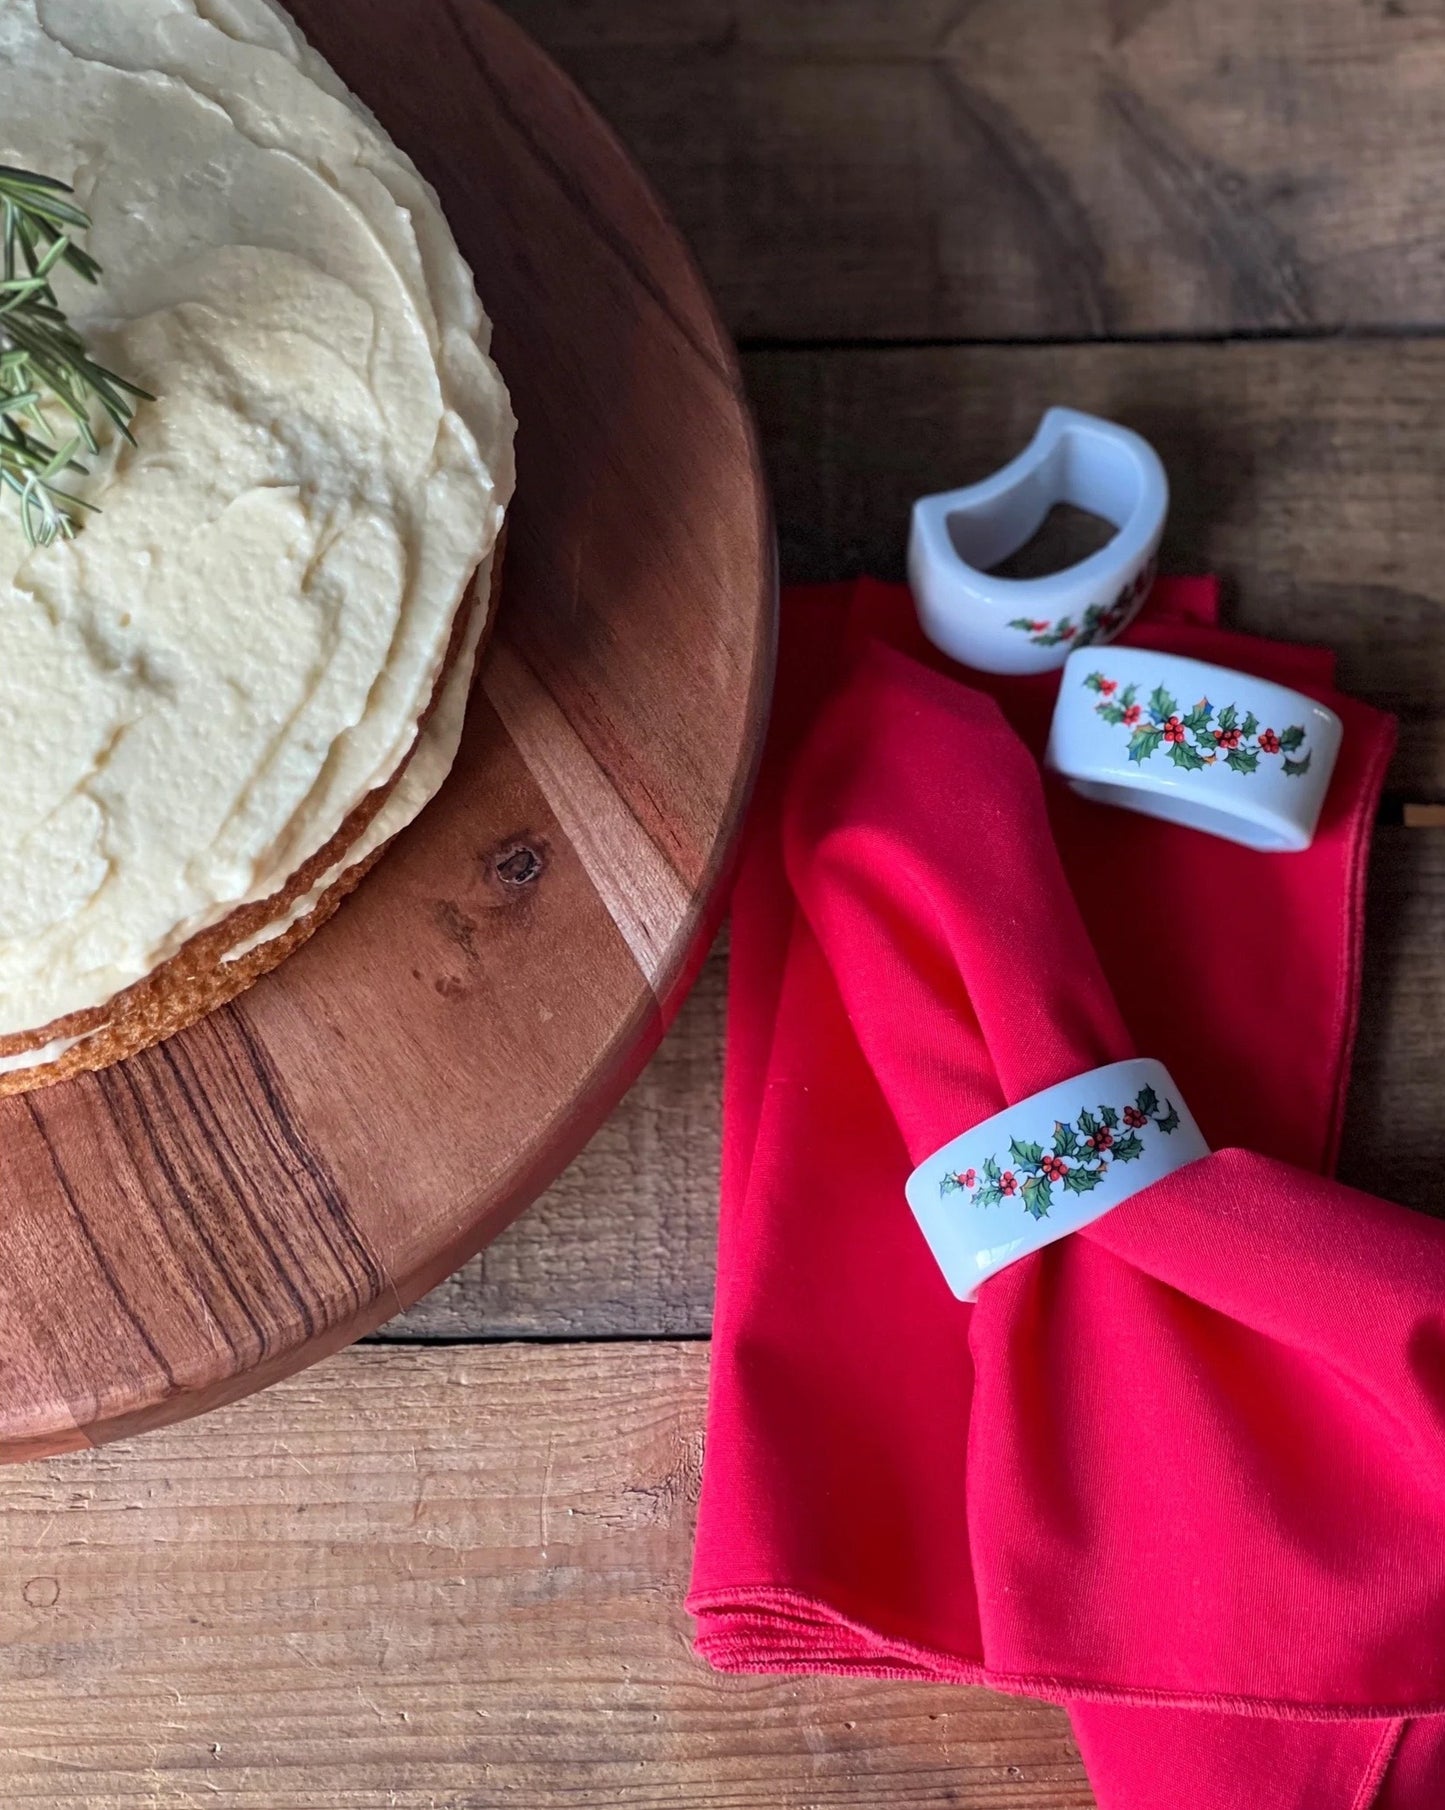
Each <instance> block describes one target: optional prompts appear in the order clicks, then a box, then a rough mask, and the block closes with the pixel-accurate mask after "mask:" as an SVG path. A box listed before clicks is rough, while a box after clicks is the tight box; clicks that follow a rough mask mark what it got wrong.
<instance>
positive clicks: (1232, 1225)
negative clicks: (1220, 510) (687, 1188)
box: [689, 586, 1445, 1810]
mask: <svg viewBox="0 0 1445 1810" xmlns="http://www.w3.org/2000/svg"><path fill="white" fill-rule="evenodd" d="M1158 601H1159V603H1160V604H1162V606H1163V607H1162V609H1156V611H1155V614H1154V617H1153V620H1152V623H1151V625H1150V626H1147V627H1142V628H1141V629H1139V630H1138V631H1137V632H1136V634H1135V635H1134V636H1132V637H1131V639H1134V640H1137V641H1138V642H1140V643H1142V644H1146V645H1148V644H1153V645H1158V646H1168V647H1169V648H1171V649H1173V650H1175V651H1179V652H1183V653H1189V654H1193V655H1196V656H1198V657H1202V658H1206V659H1211V660H1215V661H1219V662H1221V663H1223V664H1227V665H1235V666H1240V667H1244V668H1245V669H1247V670H1253V671H1256V672H1260V673H1262V674H1266V675H1267V676H1269V677H1271V678H1276V679H1282V680H1283V681H1284V682H1285V683H1289V684H1293V685H1295V686H1296V687H1297V688H1299V689H1301V690H1306V691H1309V692H1312V693H1313V694H1314V695H1316V696H1319V697H1321V698H1322V699H1324V700H1325V701H1327V702H1328V703H1330V704H1331V706H1332V707H1333V708H1335V709H1336V710H1337V711H1338V712H1339V713H1340V715H1341V716H1342V717H1343V718H1344V720H1345V724H1346V739H1345V750H1344V753H1343V755H1342V758H1341V765H1340V768H1339V770H1338V772H1337V776H1336V782H1335V785H1334V788H1333V791H1332V794H1331V799H1330V802H1329V804H1328V805H1327V810H1326V817H1325V820H1324V822H1323V823H1322V826H1321V831H1320V834H1319V837H1318V839H1317V841H1316V843H1315V846H1314V847H1313V848H1312V849H1311V850H1310V851H1309V852H1308V853H1307V854H1304V855H1299V856H1287V857H1283V856H1264V855H1260V854H1258V853H1255V852H1252V851H1248V850H1244V849H1239V848H1235V847H1234V846H1233V845H1230V844H1227V843H1223V842H1219V841H1216V840H1213V839H1210V838H1207V837H1204V836H1200V835H1198V834H1196V833H1193V832H1190V831H1187V830H1182V829H1179V828H1177V827H1176V826H1173V825H1169V824H1165V823H1161V822H1159V821H1157V820H1154V819H1149V818H1144V817H1139V816H1135V815H1133V814H1132V813H1125V812H1120V811H1117V810H1110V809H1108V808H1107V807H1103V806H1098V805H1092V804H1088V803H1086V802H1085V801H1082V800H1079V799H1076V798H1074V797H1073V796H1072V794H1069V793H1067V792H1066V791H1064V790H1063V789H1062V788H1057V789H1054V790H1051V795H1050V799H1049V807H1048V809H1046V806H1045V796H1044V790H1043V788H1042V786H1041V784H1040V779H1039V775H1038V770H1037V767H1036V765H1035V762H1034V760H1033V759H1032V758H1031V756H1030V754H1029V753H1028V751H1027V749H1026V748H1025V746H1024V744H1023V742H1021V741H1020V739H1019V737H1018V735H1017V734H1016V733H1015V731H1014V729H1012V728H1011V727H1010V726H1009V724H1008V722H1007V721H1006V720H1005V716H1004V714H1003V712H1002V711H1001V709H1000V702H999V701H998V700H995V699H994V698H990V697H987V696H984V695H982V694H981V693H980V692H978V691H975V690H972V689H969V688H968V687H966V686H965V685H963V684H962V683H960V682H959V680H958V678H957V677H953V676H945V675H943V674H941V673H939V672H935V671H933V670H930V668H929V666H928V665H926V664H925V663H924V662H923V661H922V660H920V659H917V658H913V657H907V656H905V655H904V654H903V653H900V652H899V651H898V650H897V648H896V647H889V646H887V645H885V644H884V642H883V641H882V640H879V639H876V638H875V637H877V636H878V635H879V634H880V632H881V633H882V634H883V635H884V636H886V637H887V638H888V639H889V640H892V641H894V642H896V643H899V644H902V645H904V646H907V647H909V648H910V649H911V650H912V651H913V652H920V651H921V650H920V649H918V648H917V647H916V646H915V644H914V642H913V633H912V630H911V628H910V627H909V623H908V618H907V616H906V615H905V614H904V613H903V612H904V610H905V608H906V604H905V601H904V600H903V598H902V597H901V594H899V593H896V592H892V591H889V590H886V589H885V588H883V587H877V586H864V587H860V588H858V589H857V590H856V591H854V592H851V593H850V592H847V591H842V592H840V591H830V592H811V593H804V594H801V595H795V596H793V597H791V598H790V599H789V600H788V603H787V606H786V609H785V617H784V623H785V646H784V661H783V682H782V685H781V688H780V695H779V701H778V709H777V712H776V723H777V727H776V730H775V735H774V742H773V746H772V749H771V751H770V756H769V760H768V763H767V769H766V773H765V779H764V784H763V787H762V791H761V794H760V798H759V803H758V807H757V810H756V812H755V816H754V823H753V827H752V832H751V835H750V841H749V847H748V851H747V855H746V858H745V861H744V866H743V870H742V873H741V875H740V880H739V885H738V889H737V893H736V898H735V906H734V929H733V970H732V992H731V1000H730V1013H729V1067H728V1078H727V1091H726V1101H725V1142H724V1176H723V1222H722V1232H721V1243H720V1252H719V1286H718V1305H717V1316H716V1324H715V1334H714V1352H713V1390H712V1400H711V1406H710V1412H709V1429H708V1447H707V1463H706V1468H705V1477H704V1489H703V1499H702V1503H701V1508H700V1514H699V1526H698V1543H697V1555H696V1564H695V1571H694V1579H693V1592H692V1595H691V1597H690V1599H689V1606H690V1607H691V1609H692V1610H693V1612H694V1614H695V1615H696V1616H697V1618H698V1637H697V1638H698V1647H699V1650H700V1651H701V1652H702V1653H704V1654H705V1655H706V1657H707V1658H708V1659H709V1660H711V1661H712V1662H713V1663H714V1664H715V1665H718V1666H722V1667H726V1668H729V1669H737V1670H820V1671H845V1672H846V1671H860V1672H867V1673H872V1674H875V1675H895V1676H914V1677H916V1676H928V1677H936V1678H941V1679H954V1680H960V1681H976V1682H985V1683H989V1684H992V1685H995V1686H998V1687H1001V1688H1004V1689H1015V1690H1021V1691H1027V1692H1031V1693H1034V1694H1037V1695H1041V1696H1046V1697H1052V1698H1055V1699H1057V1700H1060V1701H1063V1702H1067V1703H1068V1704H1069V1705H1070V1709H1071V1714H1072V1715H1073V1717H1074V1721H1075V1727H1076V1730H1077V1732H1078V1735H1079V1739H1080V1743H1081V1746H1082V1748H1083V1751H1084V1755H1085V1760H1086V1764H1087V1765H1088V1767H1089V1770H1090V1776H1091V1779H1092V1780H1093V1783H1094V1787H1095V1790H1096V1792H1097V1794H1098V1796H1099V1798H1100V1801H1101V1803H1102V1804H1103V1805H1105V1806H1106V1810H1113V1807H1114V1806H1117V1807H1118V1810H1144V1807H1145V1806H1150V1807H1152V1806H1155V1805H1158V1806H1159V1807H1160V1810H1163V1806H1165V1805H1168V1806H1169V1807H1170V1810H1192V1807H1193V1806H1196V1805H1197V1806H1201V1807H1206V1810H1223V1807H1224V1806H1227V1805H1228V1806H1233V1805H1238V1806H1240V1810H1244V1806H1246V1805H1247V1806H1249V1810H1256V1807H1258V1806H1263V1805H1269V1806H1271V1807H1274V1806H1280V1807H1284V1810H1296V1807H1297V1810H1336V1807H1338V1810H1364V1806H1366V1805H1368V1804H1371V1803H1379V1804H1389V1805H1390V1806H1391V1807H1392V1810H1401V1807H1403V1806H1406V1805H1409V1806H1412V1807H1413V1806H1419V1807H1420V1810H1423V1807H1424V1806H1425V1805H1427V1804H1429V1805H1432V1806H1433V1805H1435V1804H1437V1803H1438V1802H1439V1801H1441V1799H1440V1791H1441V1784H1442V1781H1445V1739H1442V1736H1441V1726H1442V1725H1441V1723H1440V1722H1439V1721H1437V1720H1435V1718H1437V1717H1439V1716H1440V1715H1441V1713H1442V1711H1445V1639H1442V1633H1445V1225H1440V1224H1437V1223H1436V1222H1434V1221H1432V1220H1430V1219H1427V1218H1425V1217H1423V1216H1421V1215H1417V1214H1412V1213H1409V1212H1407V1211H1405V1210H1403V1209H1401V1208H1398V1207H1394V1206H1390V1205H1387V1204H1385V1203H1383V1202H1380V1201H1377V1200H1374V1199H1372V1198H1371V1197H1369V1196H1367V1195H1364V1194H1360V1193H1357V1192H1355V1191H1353V1190H1351V1189H1348V1188H1345V1187H1342V1186H1340V1185H1339V1184H1337V1183H1334V1182H1331V1181H1327V1180H1324V1179H1322V1178H1321V1177H1320V1176H1318V1175H1317V1174H1312V1173H1310V1172H1309V1168H1308V1167H1306V1166H1320V1165H1322V1164H1324V1163H1325V1162H1327V1161H1328V1160H1329V1158H1330V1156H1331V1154H1332V1151H1333V1147H1334V1143H1335V1140H1336V1137H1337V1129H1338V1124H1339V1116H1340V1101H1341V1097H1342V1092H1343V1081H1344V1075H1345V1069H1346V1062H1347V1057H1348V1050H1349V1043H1350V1039H1351V1035H1352V1031H1353V1023H1354V1012H1355V1001H1356V995H1357V989H1358V954H1359V942H1360V917H1361V889H1362V879H1363V861H1364V852H1365V848H1366V845H1367V841H1368V833H1369V825H1370V822H1371V821H1372V819H1373V815H1374V811H1375V808H1376V805H1377V802H1378V796H1379V789H1380V783H1381V776H1382V773H1383V767H1384V763H1385V760H1386V758H1387V756H1388V751H1389V745H1390V731H1389V727H1388V724H1387V723H1386V722H1385V721H1384V719H1382V718H1380V717H1378V715H1376V714H1375V713H1373V712H1370V711H1368V710H1365V709H1363V708H1362V707H1361V706H1359V705H1357V704H1354V703H1353V702H1351V701H1350V700H1348V699H1343V698H1340V697H1338V696H1336V695H1334V694H1333V693H1332V692H1331V691H1330V689H1329V679H1330V670H1329V665H1328V658H1327V656H1319V655H1316V654H1311V653H1306V652H1303V651H1302V650H1298V649H1285V648H1281V647H1279V646H1276V645H1274V644H1270V643H1265V642H1261V641H1257V640H1251V639H1245V638H1241V637H1237V636H1229V635H1225V634H1224V633H1223V632H1222V631H1220V630H1218V629H1217V628H1216V627H1213V626H1211V624H1210V620H1209V619H1210V617H1211V615H1212V606H1213V591H1212V588H1210V587H1208V586H1204V587H1202V588H1201V587H1194V588H1189V587H1184V588H1180V587H1178V586H1174V587H1163V595H1162V597H1161V598H1160V599H1159V600H1158ZM953 671H954V672H955V673H956V671H957V669H953ZM1053 684H1056V681H1053V682H1043V683H1040V682H1037V681H1028V682H1002V683H999V684H998V685H996V687H995V689H996V690H997V692H998V694H999V700H1001V701H1002V703H1003V704H1004V706H1005V708H1006V709H1007V711H1008V713H1009V715H1010V716H1011V717H1012V718H1013V719H1014V720H1015V722H1016V723H1017V724H1018V725H1019V726H1020V727H1021V728H1022V729H1023V730H1024V731H1025V732H1026V733H1027V734H1029V735H1030V737H1031V738H1032V739H1033V741H1034V743H1035V745H1036V746H1037V745H1039V743H1040V742H1041V739H1042V729H1043V725H1044V723H1045V721H1046V718H1047V712H1048V706H1049V701H1050V696H1051V691H1052V688H1053ZM1050 814H1051V815H1052V830H1051V825H1050ZM1056 837H1057V845H1056V840H1055V838H1056ZM1060 851H1062V853H1063V856H1064V862H1063V863H1061V861H1060ZM1064 863H1066V864H1067V867H1068V877H1067V878H1066V876H1065V866H1064ZM1070 882H1072V889H1073V890H1072V892H1071V888H1070ZM1075 895H1077V899H1078V904H1077V905H1076V903H1075ZM1080 907H1082V914H1081V910H1080ZM1085 920H1087V926H1088V927H1087V928H1086V923H1085ZM1090 931H1092V933H1093V935H1092V940H1091V936H1090ZM1106 971H1107V974H1108V979H1106V978H1105V972H1106ZM1111 982H1112V983H1113V984H1112V986H1111V984H1110V983H1111ZM1135 1053H1144V1054H1150V1055H1156V1056H1158V1057H1159V1058H1160V1059H1161V1060H1163V1061H1164V1062H1165V1063H1166V1064H1167V1065H1168V1066H1169V1068H1170V1069H1171V1071H1172V1073H1173V1075H1174V1077H1175V1080H1176V1081H1177V1082H1178V1084H1179V1086H1180V1088H1181V1089H1182V1091H1183V1093H1184V1095H1185V1097H1186V1099H1187V1100H1188V1101H1189V1104H1190V1105H1191V1107H1192V1108H1193V1110H1194V1113H1195V1116H1196V1117H1197V1118H1198V1120H1199V1121H1200V1124H1201V1126H1202V1128H1203V1130H1204V1132H1205V1135H1206V1137H1208V1138H1209V1139H1210V1141H1211V1143H1212V1144H1213V1146H1214V1147H1215V1149H1216V1152H1217V1154H1216V1155H1215V1156H1213V1157H1211V1158H1209V1159H1208V1160H1207V1161H1205V1162H1202V1163H1199V1164H1196V1165H1194V1166H1192V1167H1190V1168H1188V1169H1185V1170H1182V1171H1180V1172H1178V1173H1177V1174H1176V1175H1174V1176H1172V1177H1170V1178H1169V1179H1168V1180H1167V1181H1165V1182H1162V1183H1160V1184H1158V1185H1156V1186H1155V1187H1154V1188H1152V1189H1150V1190H1148V1191H1147V1192H1145V1193H1143V1194H1141V1195H1138V1196H1136V1197H1135V1198H1134V1199H1132V1200H1130V1201H1128V1202H1126V1203H1125V1204H1124V1205H1122V1206H1121V1207H1119V1208H1118V1209H1116V1211H1114V1212H1113V1213H1111V1214H1108V1215H1106V1216H1105V1217H1104V1218H1103V1219H1101V1220H1099V1221H1097V1222H1096V1223H1095V1224H1094V1225H1092V1226H1091V1227H1089V1228H1087V1229H1086V1230H1085V1231H1083V1232H1081V1233H1079V1234H1077V1235H1076V1236H1074V1237H1072V1238H1069V1239H1066V1240H1063V1241H1062V1242H1060V1243H1058V1244H1056V1245H1053V1246H1051V1247H1049V1248H1048V1249H1047V1250H1045V1251H1044V1252H1042V1253H1039V1254H1038V1255H1036V1256H1034V1257H1031V1258H1028V1259H1026V1260H1025V1261H1023V1262H1021V1263H1019V1264H1017V1265H1016V1266H1014V1268H1012V1269H1011V1270H1009V1271H1007V1272H1005V1273H1004V1274H1003V1275H1001V1276H999V1277H997V1278H995V1279H994V1280H992V1281H990V1282H989V1283H988V1284H987V1285H986V1286H985V1288H984V1289H983V1291H982V1295H981V1298H980V1300H979V1302H978V1304H977V1306H975V1307H973V1308H969V1307H967V1306H964V1305H962V1304H960V1303H959V1302H957V1301H955V1300H954V1299H953V1297H952V1296H951V1295H950V1294H949V1293H948V1291H947V1289H946V1287H945V1285H944V1283H943V1280H942V1278H941V1276H940V1275H939V1274H938V1272H937V1269H936V1267H935V1266H934V1263H933V1259H932V1257H931V1256H930V1254H929V1252H928V1250H927V1249H926V1247H925V1245H924V1243H923V1240H922V1237H921V1235H920V1233H919V1232H918V1230H917V1228H916V1226H915V1224H914V1222H913V1219H912V1216H911V1215H910V1214H909V1212H908V1210H907V1208H906V1206H905V1205H904V1202H903V1184H904V1181H905V1179H906V1177H907V1175H908V1173H909V1171H910V1169H911V1168H912V1166H913V1165H914V1164H915V1163H916V1162H918V1161H920V1160H922V1159H923V1158H924V1157H926V1156H927V1155H929V1154H930V1153H931V1152H932V1151H933V1150H934V1149H935V1148H937V1147H938V1146H939V1145H941V1144H943V1143H944V1142H945V1141H947V1140H948V1139H949V1138H951V1137H953V1136H954V1135H956V1134H957V1133H958V1132H959V1131H960V1130H962V1129H964V1128H965V1127H967V1126H969V1125H972V1124H974V1123H976V1122H978V1121H979V1120H981V1119H983V1118H986V1117H988V1116H990V1115H991V1114H993V1113H995V1112H997V1111H999V1110H1000V1109H1001V1108H1002V1107H1003V1106H1004V1105H1005V1104H1007V1103H1009V1102H1011V1101H1014V1100H1017V1099H1020V1098H1023V1097H1025V1096H1027V1095H1028V1094H1031V1093H1034V1092H1036V1091H1038V1090H1039V1089H1042V1088H1044V1087H1046V1086H1049V1085H1052V1084H1053V1083H1055V1082H1058V1081H1062V1080H1065V1079H1067V1078H1068V1077H1070V1076H1071V1075H1073V1074H1076V1073H1079V1072H1080V1071H1082V1070H1085V1069H1089V1068H1092V1067H1095V1066H1097V1065H1099V1064H1101V1063H1105V1062H1109V1061H1114V1060H1119V1059H1121V1058H1123V1057H1126V1056H1129V1055H1132V1054H1135ZM1230 1145H1243V1146H1246V1148H1228V1147H1227V1146H1230ZM1282 1159H1288V1160H1282ZM1409 1717H1419V1718H1424V1719H1422V1720H1419V1721H1415V1722H1409V1723H1407V1718H1409Z"/></svg>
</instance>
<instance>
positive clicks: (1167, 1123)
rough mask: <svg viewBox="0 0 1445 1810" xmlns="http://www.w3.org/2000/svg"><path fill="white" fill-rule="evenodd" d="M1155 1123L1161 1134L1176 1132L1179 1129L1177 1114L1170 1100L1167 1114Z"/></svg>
mask: <svg viewBox="0 0 1445 1810" xmlns="http://www.w3.org/2000/svg"><path fill="white" fill-rule="evenodd" d="M1156 1123H1157V1124H1158V1126H1159V1129H1160V1130H1161V1131H1162V1132H1165V1133H1166V1134H1167V1133H1168V1132H1171V1131H1178V1129H1179V1113H1178V1111H1177V1110H1176V1108H1175V1106H1174V1103H1173V1101H1172V1100H1171V1101H1170V1103H1169V1110H1168V1112H1166V1113H1165V1114H1164V1116H1163V1118H1162V1119H1159V1120H1157V1121H1156Z"/></svg>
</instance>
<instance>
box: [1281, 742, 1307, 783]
mask: <svg viewBox="0 0 1445 1810" xmlns="http://www.w3.org/2000/svg"><path fill="white" fill-rule="evenodd" d="M1281 739H1282V738H1281ZM1313 759H1314V750H1313V749H1311V750H1310V752H1309V753H1308V754H1307V755H1306V756H1305V757H1304V759H1303V760H1291V759H1290V758H1289V756H1288V755H1286V756H1285V760H1284V776H1285V778H1286V779H1299V778H1301V777H1302V776H1303V775H1304V774H1306V773H1308V772H1309V770H1310V762H1311V761H1312V760H1313Z"/></svg>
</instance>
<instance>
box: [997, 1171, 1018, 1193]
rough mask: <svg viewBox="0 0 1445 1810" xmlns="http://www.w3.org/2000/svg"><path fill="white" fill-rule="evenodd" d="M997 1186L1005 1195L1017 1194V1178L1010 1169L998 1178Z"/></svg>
mask: <svg viewBox="0 0 1445 1810" xmlns="http://www.w3.org/2000/svg"><path fill="white" fill-rule="evenodd" d="M998 1185H999V1188H1000V1190H1001V1191H1002V1192H1003V1193H1005V1194H1017V1193H1018V1191H1019V1184H1018V1177H1017V1176H1016V1175H1015V1174H1014V1172H1013V1170H1012V1169H1005V1170H1004V1172H1003V1174H1002V1175H1001V1176H1000V1177H999V1178H998Z"/></svg>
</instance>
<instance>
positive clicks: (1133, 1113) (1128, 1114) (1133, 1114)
mask: <svg viewBox="0 0 1445 1810" xmlns="http://www.w3.org/2000/svg"><path fill="white" fill-rule="evenodd" d="M1124 1123H1125V1124H1126V1125H1127V1126H1128V1127H1129V1129H1130V1130H1131V1131H1138V1130H1139V1129H1140V1128H1141V1126H1144V1125H1147V1124H1148V1123H1149V1115H1148V1113H1145V1112H1140V1110H1139V1108H1138V1107H1137V1106H1126V1107H1125V1108H1124Z"/></svg>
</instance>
